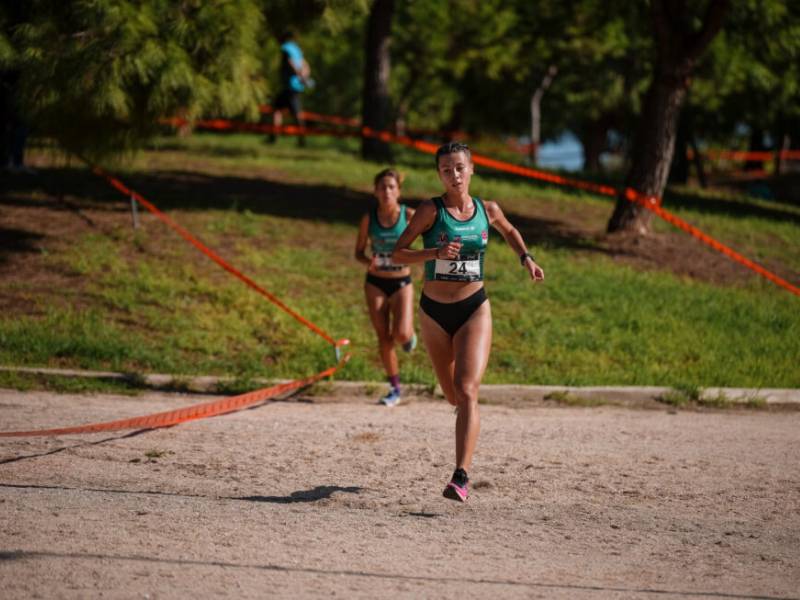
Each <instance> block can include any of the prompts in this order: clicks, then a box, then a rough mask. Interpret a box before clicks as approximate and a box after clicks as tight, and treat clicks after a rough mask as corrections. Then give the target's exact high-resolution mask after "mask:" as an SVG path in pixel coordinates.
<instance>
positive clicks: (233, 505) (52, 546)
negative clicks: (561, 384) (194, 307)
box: [0, 390, 800, 599]
mask: <svg viewBox="0 0 800 600" xmlns="http://www.w3.org/2000/svg"><path fill="white" fill-rule="evenodd" d="M207 399H208V398H207V397H206V398H202V400H207ZM197 401H198V398H197V397H190V396H180V395H163V394H148V395H145V396H139V397H124V396H73V395H56V394H49V393H41V392H36V393H18V392H11V391H2V390H0V429H2V430H11V429H27V428H32V427H45V426H60V425H67V424H78V423H85V422H93V421H102V420H110V419H114V418H121V417H125V416H136V415H140V414H146V413H149V412H155V411H160V410H166V409H170V408H177V407H179V406H185V405H187V404H191V403H194V402H197ZM482 416H483V431H482V434H481V441H480V443H479V448H478V453H477V456H476V460H475V464H474V466H473V469H472V472H471V476H472V480H473V492H472V497H471V498H470V500H469V501H468V502H467V504H464V505H461V504H456V503H454V502H452V501H448V500H445V499H444V498H442V497H441V490H442V487H443V485H444V483H445V482H446V480H447V478H448V476H449V475H450V473H451V471H452V467H453V465H452V460H453V440H452V437H453V434H452V431H453V421H454V415H453V412H452V410H451V409H450V408H449V407H448V406H447V405H446V404H445V403H444V402H416V403H410V404H408V405H405V406H400V407H398V408H396V409H384V408H381V407H378V406H373V405H369V404H367V403H366V402H365V401H364V400H363V399H356V398H354V399H352V401H350V402H324V401H319V402H303V401H299V402H298V401H294V402H273V403H270V404H267V405H265V406H261V407H257V408H255V409H251V410H247V411H242V412H239V413H235V414H232V415H227V416H223V417H218V418H214V419H207V420H202V421H195V422H192V423H187V424H183V425H179V426H176V427H174V428H171V429H162V430H156V431H147V432H138V433H136V432H134V433H126V432H122V433H113V434H94V435H91V436H80V437H79V436H63V437H60V438H27V439H9V438H0V590H2V593H1V594H0V595H2V597H3V598H4V599H11V598H94V597H104V598H188V597H193V598H208V597H232V598H262V597H277V598H290V597H292V598H294V597H312V598H313V597H331V596H337V597H348V598H351V597H362V598H367V597H392V598H395V597H398V598H418V597H423V598H433V597H439V598H441V597H458V596H465V595H466V596H468V597H477V598H484V597H492V598H558V599H561V598H565V599H566V598H570V599H571V598H577V599H584V598H586V599H590V598H591V599H595V598H676V599H677V598H680V599H685V598H704V597H710V598H751V597H759V598H799V597H800V412H777V413H776V412H761V411H717V412H677V413H675V412H674V411H673V412H672V413H670V412H668V411H665V410H635V409H622V408H616V407H598V408H548V407H534V408H510V407H504V406H486V407H484V408H483V412H482Z"/></svg>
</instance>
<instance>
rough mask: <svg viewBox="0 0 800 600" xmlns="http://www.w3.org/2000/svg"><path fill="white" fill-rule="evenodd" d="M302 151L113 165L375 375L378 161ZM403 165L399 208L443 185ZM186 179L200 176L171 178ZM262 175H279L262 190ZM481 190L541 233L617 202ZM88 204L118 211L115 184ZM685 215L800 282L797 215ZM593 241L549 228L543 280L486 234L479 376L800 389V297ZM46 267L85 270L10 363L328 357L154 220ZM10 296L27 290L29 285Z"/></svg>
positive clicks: (485, 180)
mask: <svg viewBox="0 0 800 600" xmlns="http://www.w3.org/2000/svg"><path fill="white" fill-rule="evenodd" d="M310 142H311V143H310V148H308V149H306V150H300V149H297V148H295V146H294V144H292V143H290V142H289V141H288V140H282V141H281V142H280V143H279V144H278V145H277V146H265V145H264V144H262V143H261V141H260V140H259V139H257V138H254V137H246V136H225V137H223V136H208V135H197V136H194V137H192V138H188V139H185V140H175V139H165V140H163V141H162V142H161V144H160V145H158V146H156V147H155V148H153V149H151V150H150V151H148V152H146V153H144V154H143V155H141V156H139V157H138V158H137V159H136V160H135V161H134V162H133V163H132V164H128V165H127V167H126V168H125V169H123V168H122V167H118V169H117V172H119V173H121V175H122V176H123V178H124V179H125V180H126V181H127V182H128V183H130V184H131V185H132V186H133V187H135V188H136V189H139V191H141V192H143V193H144V194H145V196H147V197H150V199H151V200H152V201H154V202H155V203H156V204H157V205H160V206H161V207H162V208H164V209H165V210H168V211H169V212H170V214H171V215H172V216H173V217H174V218H175V219H176V220H178V221H179V222H180V223H181V224H183V225H184V226H186V227H187V228H188V229H190V230H191V231H193V232H195V233H196V234H197V235H198V236H199V237H200V238H201V239H203V240H204V241H205V242H206V243H208V244H209V245H210V246H211V247H213V248H218V249H219V250H220V252H221V253H222V254H223V256H225V257H226V258H228V259H229V260H231V262H233V263H234V264H235V265H236V266H237V267H239V268H240V269H242V270H243V271H244V272H245V273H247V274H248V275H249V276H251V277H253V278H254V279H255V280H256V281H258V282H259V283H261V284H262V285H264V286H265V287H266V288H267V289H269V290H270V291H272V292H274V293H275V294H276V295H277V296H279V297H280V298H282V299H283V300H284V301H285V302H287V304H289V305H290V306H292V307H293V308H294V309H296V310H298V311H299V312H300V313H301V314H303V315H305V316H307V317H308V318H310V319H311V320H312V321H314V322H315V323H317V324H318V325H320V326H321V327H322V328H323V329H326V330H327V331H329V332H330V333H331V334H332V335H333V336H334V337H337V338H338V337H348V338H350V339H351V340H352V342H353V351H354V358H353V360H352V361H351V362H350V364H349V365H348V367H347V368H346V370H345V371H344V372H343V373H342V374H341V378H346V379H355V380H359V379H371V380H376V379H382V377H383V374H382V372H381V369H380V365H379V362H378V360H377V356H376V352H375V351H374V335H373V333H372V331H371V328H370V325H369V321H368V318H367V315H366V309H365V307H364V304H363V298H362V296H363V292H362V285H361V281H362V278H363V271H362V269H361V267H360V265H358V264H357V263H356V262H355V261H354V260H352V259H351V256H352V246H353V242H354V239H355V231H356V223H357V218H358V215H360V214H361V213H362V212H363V210H365V209H366V207H367V206H368V205H369V202H370V200H369V190H370V187H371V186H370V183H371V178H372V175H373V174H374V172H375V171H376V170H378V167H376V165H373V164H369V163H364V162H362V161H360V160H358V159H357V158H356V157H355V153H354V152H353V149H354V146H353V145H352V143H349V142H339V141H324V140H311V141H310ZM398 162H399V164H400V166H401V168H402V169H403V171H404V172H405V173H406V174H407V181H406V185H405V187H404V196H405V197H406V198H416V199H421V198H425V197H429V196H431V195H433V194H435V193H437V192H438V191H439V184H438V181H437V179H436V175H435V172H434V170H433V168H432V167H431V159H430V157H427V156H420V155H417V154H413V153H411V152H410V151H404V150H403V151H400V152H399V155H398ZM86 177H89V176H88V175H86ZM179 177H180V178H184V179H185V178H188V177H193V178H195V179H196V183H192V182H191V181H190V182H189V183H185V184H182V185H174V182H175V181H176V180H177V179H178V178H179ZM264 178H266V179H268V180H270V181H271V182H272V183H273V184H272V185H270V186H268V187H259V186H260V185H261V182H262V181H263V179H264ZM253 186H254V187H253ZM195 190H196V195H195ZM473 192H475V193H477V194H479V195H482V196H487V197H491V198H495V199H501V200H502V205H503V207H504V209H505V210H506V212H507V213H508V214H509V215H510V216H511V218H512V221H515V222H526V223H528V226H527V227H528V228H529V229H531V230H532V231H535V228H536V227H537V226H539V225H541V223H542V222H541V220H539V215H540V213H541V211H542V210H543V209H544V208H545V207H546V208H547V213H548V214H549V215H551V218H552V215H553V214H558V213H559V212H561V213H563V214H564V215H565V216H566V215H570V214H574V213H586V214H590V215H596V218H598V219H603V218H605V217H607V215H608V212H609V211H610V208H611V205H610V203H609V202H608V201H607V200H603V199H598V198H594V197H592V196H588V195H582V194H573V193H569V192H563V191H559V190H554V189H550V188H543V187H539V186H537V185H535V184H532V183H529V182H526V181H522V180H519V179H513V178H506V177H495V176H491V175H489V174H486V175H483V176H481V175H478V176H476V178H475V179H474V180H473ZM262 193H263V199H262V197H261V196H259V194H262ZM96 194H99V195H100V196H102V198H103V199H105V201H114V202H120V201H121V200H122V199H121V198H120V197H119V196H117V195H116V193H115V192H113V191H107V190H106V191H102V192H96ZM726 203H729V204H726ZM753 206H755V207H757V210H755V209H753V208H752V207H753ZM729 207H730V208H729ZM123 208H124V206H123ZM674 210H675V212H677V213H678V214H679V215H680V216H682V217H684V218H686V219H687V220H689V221H690V222H693V223H695V224H697V225H698V226H700V227H701V228H704V229H706V230H708V231H709V233H712V234H715V235H719V236H720V238H722V239H723V240H724V241H726V242H728V243H730V244H731V245H733V246H734V247H736V248H737V249H738V250H740V251H742V252H743V253H745V254H746V255H748V256H751V257H753V258H757V259H760V260H768V261H769V260H772V261H775V262H776V263H777V264H780V265H781V266H783V267H785V268H786V269H789V270H791V271H793V272H795V273H797V272H800V244H798V241H799V240H800V225H798V220H797V219H796V218H789V219H786V218H785V215H786V214H789V215H790V216H791V215H794V213H793V212H791V211H792V210H794V209H789V208H786V207H782V206H781V207H778V206H775V205H774V204H773V203H768V202H764V201H758V202H753V203H749V201H748V204H745V203H743V202H741V199H737V198H720V197H716V196H715V197H714V198H712V199H707V198H706V199H704V198H699V197H697V196H688V195H686V194H684V195H680V196H677V197H676V201H675V202H674ZM787 211H788V213H787ZM781 215H783V217H782V216H781ZM537 224H538V225H537ZM599 227H602V221H601V223H600V224H599V225H598V228H599ZM661 227H662V226H659V228H661ZM320 240H322V242H320ZM687 243H694V242H691V241H690V240H689V239H688V238H687ZM592 247H593V243H592V241H591V239H588V238H586V239H569V240H567V239H565V238H558V237H553V236H544V237H542V238H541V245H540V246H539V247H537V248H536V254H537V258H538V260H539V261H540V262H541V264H543V265H544V267H545V270H546V273H547V283H546V284H545V285H543V286H537V287H535V288H534V287H533V286H532V285H530V284H529V283H527V282H525V280H524V279H523V277H522V272H521V270H520V268H519V265H518V262H517V259H516V257H515V256H513V255H512V253H511V252H509V251H508V249H507V248H505V247H504V244H503V242H502V240H501V239H499V238H498V237H497V236H494V238H493V240H492V245H491V248H490V253H489V258H488V260H487V284H486V285H487V290H488V292H489V295H490V297H491V299H492V306H493V313H494V326H495V338H494V347H493V354H492V359H491V363H490V367H489V370H488V373H487V376H486V378H485V381H486V382H487V383H501V382H502V383H540V384H575V385H582V384H583V385H589V384H649V385H673V386H679V385H684V386H685V385H701V386H717V385H719V386H747V387H797V386H800V369H798V368H797V358H798V356H800V318H798V314H800V313H798V300H800V299H798V298H797V297H794V296H792V295H790V294H788V293H786V292H784V291H781V290H779V289H778V288H776V287H775V286H774V285H772V284H770V283H767V282H764V281H763V280H761V279H760V278H758V277H756V276H753V277H752V278H750V279H748V280H747V282H746V283H745V284H744V285H743V286H725V287H721V286H714V285H711V284H705V283H698V282H696V281H691V280H688V279H683V278H679V277H676V276H674V275H671V274H669V273H666V272H653V271H650V272H640V271H636V270H634V269H632V268H630V267H625V266H621V265H619V264H617V263H616V262H615V261H614V260H613V258H612V257H608V256H605V255H604V254H603V253H600V252H593V251H592ZM42 260H43V264H45V265H47V266H48V267H50V268H56V269H60V270H62V271H68V272H70V273H73V274H77V275H79V276H80V280H81V281H82V285H81V286H80V288H78V289H74V290H66V289H65V290H53V294H52V295H51V296H45V297H41V296H40V297H36V298H35V299H32V301H35V302H36V303H37V307H38V309H39V310H38V311H37V312H36V314H33V315H30V316H26V317H20V316H19V315H13V314H12V315H9V314H5V315H3V316H0V363H2V364H12V365H26V366H34V365H40V366H74V367H83V368H103V369H106V368H109V369H114V370H125V371H133V372H136V371H148V372H154V371H155V372H172V373H183V374H193V373H214V374H220V375H237V376H240V377H243V378H247V377H252V376H266V377H294V376H299V375H304V374H307V373H309V372H311V371H314V370H317V369H320V368H323V367H325V366H327V365H328V364H330V363H331V361H332V355H333V353H332V351H331V350H330V349H329V348H328V347H327V346H326V345H325V343H324V342H322V341H321V340H320V339H319V338H317V337H316V336H314V335H313V334H311V333H309V332H308V331H307V330H305V329H303V328H302V327H300V326H298V325H297V324H296V323H295V322H294V321H293V320H292V319H291V318H289V317H287V316H285V315H284V314H283V313H281V312H279V311H277V310H275V309H274V308H272V307H271V305H269V304H268V303H266V302H265V301H264V300H263V299H262V298H261V297H260V296H258V295H257V294H255V293H253V292H252V291H250V290H249V289H248V288H246V287H245V286H243V285H242V284H241V283H239V282H237V281H236V280H234V279H233V278H231V277H229V276H227V275H226V274H225V273H224V272H223V271H221V270H220V269H219V268H218V267H216V266H215V265H213V264H211V263H210V262H208V261H207V260H205V259H203V258H202V257H200V256H199V255H198V254H197V253H196V251H194V250H193V249H192V248H190V247H189V246H188V245H186V244H184V243H183V242H182V241H181V240H180V238H178V237H177V236H175V235H172V234H170V233H168V232H166V231H165V230H164V228H163V226H161V225H160V224H159V223H157V222H156V221H154V220H153V219H152V218H150V217H149V216H145V217H144V227H143V228H142V229H141V230H139V231H136V232H134V231H133V230H132V229H131V228H130V227H129V225H128V221H127V219H126V218H125V217H124V215H123V216H122V217H120V220H119V224H118V226H117V227H116V228H115V229H114V232H113V235H108V233H107V232H99V233H98V232H90V233H86V234H85V235H82V236H81V237H80V238H79V239H74V240H71V241H70V243H69V244H68V245H67V246H65V248H64V249H63V251H60V252H53V253H50V254H47V255H46V256H43V258H42ZM419 274H420V271H417V273H416V277H415V280H416V282H418V281H419ZM12 285H14V286H17V287H16V291H17V292H20V291H22V292H24V287H25V285H26V284H25V283H24V282H15V283H13V284H12ZM416 287H417V289H416V292H417V295H418V293H419V286H418V285H417V286H416ZM77 307H80V308H77ZM401 369H402V373H403V377H404V379H405V380H406V381H416V382H421V383H431V382H432V381H433V376H432V373H431V371H430V368H429V364H428V361H427V357H426V356H425V354H424V351H421V352H416V353H414V354H413V355H411V356H405V355H404V356H402V357H401Z"/></svg>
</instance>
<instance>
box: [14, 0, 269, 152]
mask: <svg viewBox="0 0 800 600" xmlns="http://www.w3.org/2000/svg"><path fill="white" fill-rule="evenodd" d="M22 12H23V13H25V14H22V15H16V19H17V20H16V22H13V21H11V20H10V19H9V18H6V22H5V23H3V30H4V33H5V36H3V37H2V38H0V60H1V61H2V62H3V63H4V64H3V66H4V67H5V68H13V69H18V70H19V71H20V79H19V88H18V91H17V94H18V96H17V97H18V100H19V104H20V105H21V106H22V108H23V110H24V112H25V116H26V117H27V119H28V120H29V122H30V125H31V127H32V129H33V131H35V132H36V133H38V134H41V135H45V136H49V137H52V138H55V139H56V140H57V141H58V142H59V143H60V144H61V145H62V146H63V147H64V148H65V149H67V150H69V151H72V152H77V153H80V154H82V155H84V156H87V157H88V158H92V159H97V158H101V157H108V156H109V155H114V154H119V153H121V152H125V151H127V150H131V149H133V148H136V147H137V146H139V145H140V144H141V142H143V141H144V140H145V139H147V138H148V137H149V136H150V135H152V134H153V133H155V132H156V131H157V130H158V128H159V127H160V125H159V123H160V121H161V120H162V119H164V118H169V117H174V116H176V115H177V116H182V117H186V118H189V119H192V118H194V117H196V116H199V115H201V114H202V115H204V116H208V115H219V116H228V117H232V116H244V117H246V118H249V119H255V118H257V115H258V105H259V103H261V102H263V100H264V99H265V97H266V92H267V89H266V79H265V77H264V75H263V68H262V65H261V59H260V57H261V51H260V49H261V47H262V44H263V42H264V38H265V36H266V27H265V20H264V17H263V12H262V6H261V3H260V2H258V1H257V0H215V1H202V0H183V1H181V2H175V1H169V0H142V1H125V0H70V1H64V2H62V1H56V0H51V1H47V0H33V1H32V2H30V3H29V4H28V6H27V8H26V10H24V11H22ZM4 40H5V41H6V42H8V43H10V45H11V46H12V48H13V50H12V51H11V52H8V51H6V52H2V49H3V47H4V46H3V43H1V42H3V41H4Z"/></svg>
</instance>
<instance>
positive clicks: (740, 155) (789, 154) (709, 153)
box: [686, 148, 800, 161]
mask: <svg viewBox="0 0 800 600" xmlns="http://www.w3.org/2000/svg"><path fill="white" fill-rule="evenodd" d="M686 156H687V157H688V158H690V159H691V158H694V151H693V150H692V149H691V148H690V149H689V150H688V151H687V152H686ZM700 156H702V157H703V158H709V159H712V160H714V159H727V160H736V161H746V160H751V161H765V160H772V159H773V158H775V156H780V157H781V158H783V159H789V160H800V150H777V151H775V150H772V151H769V150H762V151H752V150H706V151H705V152H701V153H700Z"/></svg>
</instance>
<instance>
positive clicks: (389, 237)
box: [368, 204, 407, 271]
mask: <svg viewBox="0 0 800 600" xmlns="http://www.w3.org/2000/svg"><path fill="white" fill-rule="evenodd" d="M406 224H407V223H406V207H405V206H403V205H402V204H401V205H400V216H399V217H398V218H397V221H395V224H394V225H392V226H391V227H384V226H383V225H381V222H380V221H379V220H378V209H377V208H374V209H372V210H371V211H370V213H369V229H368V234H369V241H370V245H371V246H372V254H373V255H374V256H375V257H376V264H377V268H378V270H379V271H400V270H402V269H404V268H405V266H406V265H400V264H395V263H394V262H393V261H392V252H393V251H394V247H395V245H396V244H397V240H399V239H400V235H401V234H402V233H403V231H405V228H406Z"/></svg>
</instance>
